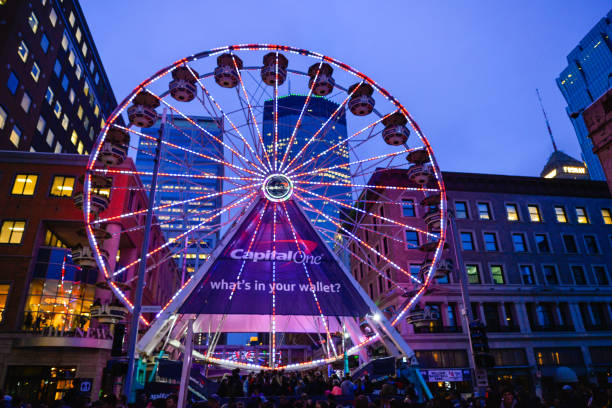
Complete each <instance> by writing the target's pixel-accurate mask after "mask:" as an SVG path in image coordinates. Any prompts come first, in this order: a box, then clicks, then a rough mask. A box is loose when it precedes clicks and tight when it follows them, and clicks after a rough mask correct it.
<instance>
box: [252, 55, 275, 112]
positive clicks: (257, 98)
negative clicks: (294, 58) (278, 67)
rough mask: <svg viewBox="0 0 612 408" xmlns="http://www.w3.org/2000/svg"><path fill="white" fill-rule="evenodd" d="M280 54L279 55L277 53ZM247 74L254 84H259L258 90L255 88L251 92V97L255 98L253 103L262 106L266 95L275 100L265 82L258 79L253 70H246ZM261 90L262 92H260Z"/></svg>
mask: <svg viewBox="0 0 612 408" xmlns="http://www.w3.org/2000/svg"><path fill="white" fill-rule="evenodd" d="M277 54H278V53H277ZM245 71H246V72H247V74H249V77H250V78H251V79H252V80H253V82H255V83H256V84H257V88H255V90H254V91H253V92H251V96H252V97H253V101H255V102H256V104H255V105H261V99H262V98H263V97H264V95H267V96H268V98H270V99H273V98H274V97H273V96H272V95H270V93H269V92H268V90H267V87H266V86H265V85H264V83H263V81H262V80H260V79H257V78H256V77H255V76H254V75H253V73H252V72H251V70H250V69H249V70H245ZM260 90H261V92H260ZM258 93H259V96H257V94H258Z"/></svg>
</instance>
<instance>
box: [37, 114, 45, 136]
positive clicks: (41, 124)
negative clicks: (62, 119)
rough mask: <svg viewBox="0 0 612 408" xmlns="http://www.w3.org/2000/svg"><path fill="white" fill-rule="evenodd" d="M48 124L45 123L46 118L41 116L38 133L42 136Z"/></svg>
mask: <svg viewBox="0 0 612 408" xmlns="http://www.w3.org/2000/svg"><path fill="white" fill-rule="evenodd" d="M46 124H47V122H46V121H45V118H43V117H42V115H41V116H39V117H38V123H36V130H38V133H40V134H41V135H42V133H43V132H44V131H45V125H46Z"/></svg>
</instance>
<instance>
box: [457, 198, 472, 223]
mask: <svg viewBox="0 0 612 408" xmlns="http://www.w3.org/2000/svg"><path fill="white" fill-rule="evenodd" d="M455 213H456V216H457V218H458V219H462V220H466V219H468V218H469V215H468V209H467V203H466V202H465V201H457V202H455Z"/></svg>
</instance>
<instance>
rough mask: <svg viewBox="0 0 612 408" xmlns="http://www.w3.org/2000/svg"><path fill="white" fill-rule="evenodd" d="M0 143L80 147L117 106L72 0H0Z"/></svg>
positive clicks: (46, 148) (86, 146)
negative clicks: (0, 42)
mask: <svg viewBox="0 0 612 408" xmlns="http://www.w3.org/2000/svg"><path fill="white" fill-rule="evenodd" d="M0 20H2V21H0V38H2V39H3V41H2V45H0V59H1V60H2V61H3V64H2V68H1V69H0V149H2V150H25V151H35V152H55V153H78V154H87V153H88V152H89V151H90V150H91V147H92V145H93V141H94V139H95V137H96V136H97V134H98V132H99V131H100V129H101V128H102V125H103V123H104V120H105V119H106V118H107V117H108V116H109V115H110V113H111V112H112V110H113V109H114V108H115V106H116V105H117V102H116V100H115V96H114V94H113V90H112V88H111V86H110V83H109V81H108V78H107V76H106V73H105V71H104V67H103V65H102V62H101V60H100V56H99V55H98V51H97V49H96V45H95V43H94V41H93V38H92V35H91V33H90V31H89V28H88V27H87V22H86V21H85V17H84V15H83V12H82V10H81V7H80V6H79V3H78V1H77V0H64V1H60V0H43V1H30V2H28V1H20V0H6V1H2V2H0Z"/></svg>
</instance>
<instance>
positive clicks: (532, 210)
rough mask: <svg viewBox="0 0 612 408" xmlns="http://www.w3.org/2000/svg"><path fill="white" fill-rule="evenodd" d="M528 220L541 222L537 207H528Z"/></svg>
mask: <svg viewBox="0 0 612 408" xmlns="http://www.w3.org/2000/svg"><path fill="white" fill-rule="evenodd" d="M527 209H528V210H529V219H530V220H531V222H542V216H541V215H540V208H539V207H538V206H537V205H528V206H527Z"/></svg>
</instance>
